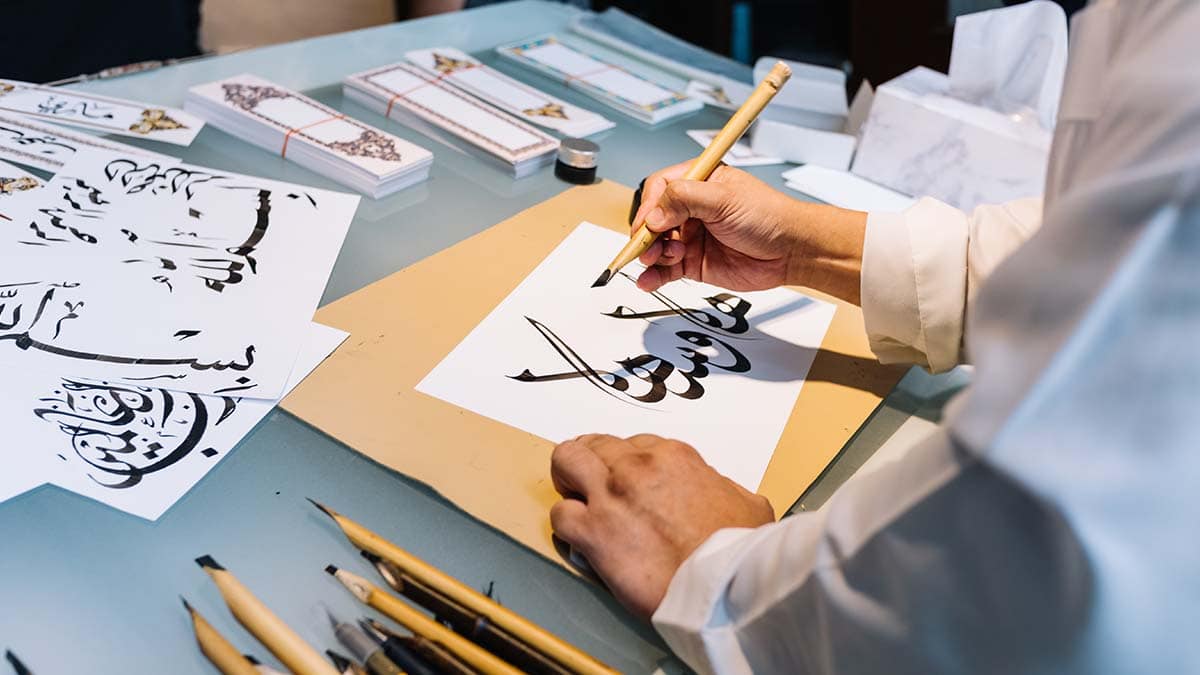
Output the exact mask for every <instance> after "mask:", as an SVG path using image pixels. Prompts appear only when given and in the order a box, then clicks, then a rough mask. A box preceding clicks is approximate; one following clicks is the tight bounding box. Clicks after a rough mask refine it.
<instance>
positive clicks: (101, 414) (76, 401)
mask: <svg viewBox="0 0 1200 675" xmlns="http://www.w3.org/2000/svg"><path fill="white" fill-rule="evenodd" d="M346 337H347V333H345V332H343V331H340V330H336V329H333V328H329V327H326V326H322V325H319V324H310V327H309V329H308V334H307V335H306V336H305V338H304V348H303V349H302V350H301V351H300V356H299V358H298V359H297V361H296V363H295V367H294V368H293V369H292V373H291V375H290V377H289V378H288V382H287V390H288V391H291V389H292V388H294V387H295V386H296V385H297V384H299V383H300V382H301V381H302V380H303V379H304V378H305V377H307V376H308V374H309V373H310V372H312V371H313V370H314V369H315V368H316V367H317V366H318V365H319V364H320V363H321V361H323V360H324V359H325V357H327V356H328V355H329V354H330V353H332V352H333V350H334V349H336V348H337V346H338V345H339V344H341V343H342V341H343V340H345V339H346ZM5 375H6V377H5V379H4V381H3V382H2V383H0V427H2V428H3V429H4V430H5V434H6V436H7V438H8V439H9V440H8V442H7V443H6V444H5V447H4V448H3V449H0V456H3V457H4V460H3V461H4V466H5V468H6V476H5V477H4V478H0V501H3V499H5V498H7V497H11V496H14V494H15V493H14V494H7V495H6V492H8V491H7V490H5V486H6V483H8V482H10V480H11V479H10V477H9V473H10V469H15V472H14V473H16V474H24V475H27V476H29V475H34V474H39V472H40V479H39V480H37V481H36V484H41V482H43V480H44V481H47V482H51V483H53V484H55V485H58V486H60V487H63V488H65V489H67V490H70V491H72V492H76V493H78V494H81V495H83V496H85V497H89V498H91V499H95V500H96V501H99V502H101V503H103V504H107V505H109V506H112V507H113V508H116V509H120V510H121V511H125V512H127V513H131V514H133V515H136V516H139V517H141V518H146V519H148V520H157V519H158V518H159V517H160V516H161V515H162V514H163V513H165V512H166V510H167V509H169V508H170V507H171V506H172V505H173V504H175V502H177V501H178V500H179V499H180V498H181V497H183V495H185V494H186V493H187V492H188V490H190V489H191V488H192V486H194V485H195V484H196V483H198V482H199V481H200V479H202V478H203V477H204V476H205V475H207V474H208V472H209V471H210V470H212V468H213V467H214V466H216V464H217V463H218V462H220V461H221V460H222V459H223V458H224V457H225V456H226V455H228V454H229V452H230V451H231V450H233V448H234V446H236V445H237V444H238V443H239V442H240V441H241V440H242V438H243V437H245V436H246V435H247V434H248V433H250V431H251V430H252V429H253V428H254V427H255V425H257V424H258V422H259V421H261V420H262V418H263V417H265V416H266V415H267V413H268V412H270V411H271V409H272V408H274V407H275V403H276V402H275V401H262V400H250V399H238V398H233V397H220V396H200V395H196V394H187V393H180V392H171V391H167V390H164V389H155V388H151V387H142V386H131V385H124V384H120V383H116V382H111V381H99V380H86V379H79V378H61V377H55V376H48V375H45V374H43V373H38V372H36V371H30V372H19V373H14V372H13V371H12V370H11V369H10V370H9V371H8V372H6V373H5ZM27 482H28V481H27ZM27 487H34V485H28V486H27ZM18 488H19V486H18Z"/></svg>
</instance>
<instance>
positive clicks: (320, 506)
mask: <svg viewBox="0 0 1200 675" xmlns="http://www.w3.org/2000/svg"><path fill="white" fill-rule="evenodd" d="M305 499H307V500H308V501H309V502H311V503H312V505H313V506H315V507H317V508H318V509H321V513H324V514H325V515H327V516H329V517H330V518H333V517H334V513H333V511H331V510H330V509H329V507H328V506H325V505H324V504H322V503H321V502H319V501H317V500H315V499H313V498H312V497H305Z"/></svg>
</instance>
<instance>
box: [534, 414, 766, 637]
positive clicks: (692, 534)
mask: <svg viewBox="0 0 1200 675" xmlns="http://www.w3.org/2000/svg"><path fill="white" fill-rule="evenodd" d="M551 476H552V478H553V479H554V487H555V489H556V490H558V492H559V494H561V495H562V496H563V497H564V499H563V500H562V501H560V502H559V503H557V504H555V505H554V507H553V508H552V509H551V510H550V524H551V526H552V527H553V528H554V532H555V534H556V535H558V537H559V538H560V539H562V540H563V541H565V542H567V543H568V544H570V545H571V546H572V548H573V549H574V550H575V551H576V552H578V553H579V554H581V555H582V556H584V557H585V558H587V560H588V562H589V563H590V564H591V566H592V569H594V570H595V572H596V574H597V575H599V576H600V578H601V579H603V580H604V582H605V583H606V584H608V587H609V589H610V590H612V592H613V594H614V595H615V596H616V597H617V599H618V600H619V601H620V602H621V603H622V604H623V605H625V606H626V607H628V608H629V609H630V610H631V611H633V612H634V613H635V614H637V615H639V616H642V617H644V618H647V619H648V618H649V617H650V616H651V615H653V614H654V611H655V610H656V609H658V605H659V604H660V603H661V602H662V599H663V596H665V595H666V593H667V586H668V585H669V584H670V583H671V578H672V577H674V576H675V572H676V570H678V569H679V566H680V565H682V564H683V562H684V561H685V560H687V558H688V556H690V555H691V554H692V552H693V551H695V550H696V549H697V548H698V547H699V546H700V545H701V544H702V543H704V541H705V540H706V539H708V538H709V536H711V535H712V534H713V533H714V532H716V531H717V530H721V529H724V528H728V527H758V526H760V525H766V524H768V523H771V522H774V520H775V512H774V510H773V509H772V508H771V504H770V502H768V501H767V500H766V499H765V498H763V497H760V496H758V495H755V494H753V493H751V492H749V491H747V490H746V489H744V488H742V487H741V486H740V485H738V484H737V483H734V482H733V481H731V480H729V479H728V478H725V477H724V476H722V475H720V474H719V473H717V472H716V471H715V470H714V469H713V468H712V467H710V466H709V465H708V464H706V463H705V462H704V460H703V459H702V458H701V457H700V454H699V453H697V452H696V450H695V449H694V448H692V447H691V446H690V445H687V444H685V443H681V442H679V441H672V440H667V439H664V438H659V437H658V436H651V435H641V436H633V437H632V438H629V439H619V438H616V437H613V436H605V435H599V434H595V435H588V436H580V437H579V438H576V439H574V440H571V441H567V442H565V443H562V444H560V445H559V446H558V447H556V448H555V449H554V454H553V456H552V457H551Z"/></svg>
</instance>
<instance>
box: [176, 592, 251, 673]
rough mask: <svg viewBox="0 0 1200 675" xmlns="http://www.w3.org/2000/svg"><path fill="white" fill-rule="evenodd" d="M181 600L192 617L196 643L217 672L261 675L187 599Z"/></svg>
mask: <svg viewBox="0 0 1200 675" xmlns="http://www.w3.org/2000/svg"><path fill="white" fill-rule="evenodd" d="M180 600H183V608H184V609H186V610H187V611H188V614H189V615H191V617H192V629H193V630H195V631H196V642H197V643H198V644H199V645H200V651H201V652H202V653H203V654H204V655H205V656H206V657H208V660H209V661H212V664H213V665H214V666H216V667H217V670H219V671H221V672H222V673H224V675H259V672H258V669H257V668H255V667H254V662H253V661H251V660H250V659H248V658H246V657H245V656H242V653H241V652H239V651H238V650H237V648H236V647H234V646H233V645H232V644H230V642H229V640H226V639H225V636H224V635H221V634H220V633H219V632H217V629H216V628H213V627H212V624H210V623H209V622H208V621H207V620H206V619H205V618H204V617H203V616H201V615H200V612H197V611H196V610H195V608H193V607H192V605H191V604H190V603H189V602H188V601H187V600H186V599H184V598H180Z"/></svg>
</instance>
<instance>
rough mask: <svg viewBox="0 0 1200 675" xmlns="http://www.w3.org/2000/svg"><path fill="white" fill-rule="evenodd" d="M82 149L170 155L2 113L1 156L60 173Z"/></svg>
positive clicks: (160, 157)
mask: <svg viewBox="0 0 1200 675" xmlns="http://www.w3.org/2000/svg"><path fill="white" fill-rule="evenodd" d="M80 149H85V150H106V151H109V152H119V153H125V154H130V155H141V156H143V157H153V158H155V159H157V160H166V159H168V157H167V156H166V155H160V154H158V153H156V152H150V151H149V150H143V149H141V148H135V147H133V146H132V145H125V144H124V143H118V142H116V141H110V140H108V139H105V138H100V137H98V136H92V135H89V134H85V133H79V132H75V131H71V130H69V129H66V128H63V127H58V126H54V125H51V124H43V123H41V122H39V121H37V120H35V119H33V118H31V117H26V116H24V115H14V114H7V115H0V157H3V158H4V159H7V160H8V161H10V162H15V163H17V164H24V165H25V166H29V167H33V168H35V169H42V170H43V171H49V172H51V173H57V172H58V171H59V170H60V169H62V168H63V165H65V164H66V163H67V162H69V161H71V159H72V158H73V157H74V156H75V154H76V152H78V151H79V150H80Z"/></svg>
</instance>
